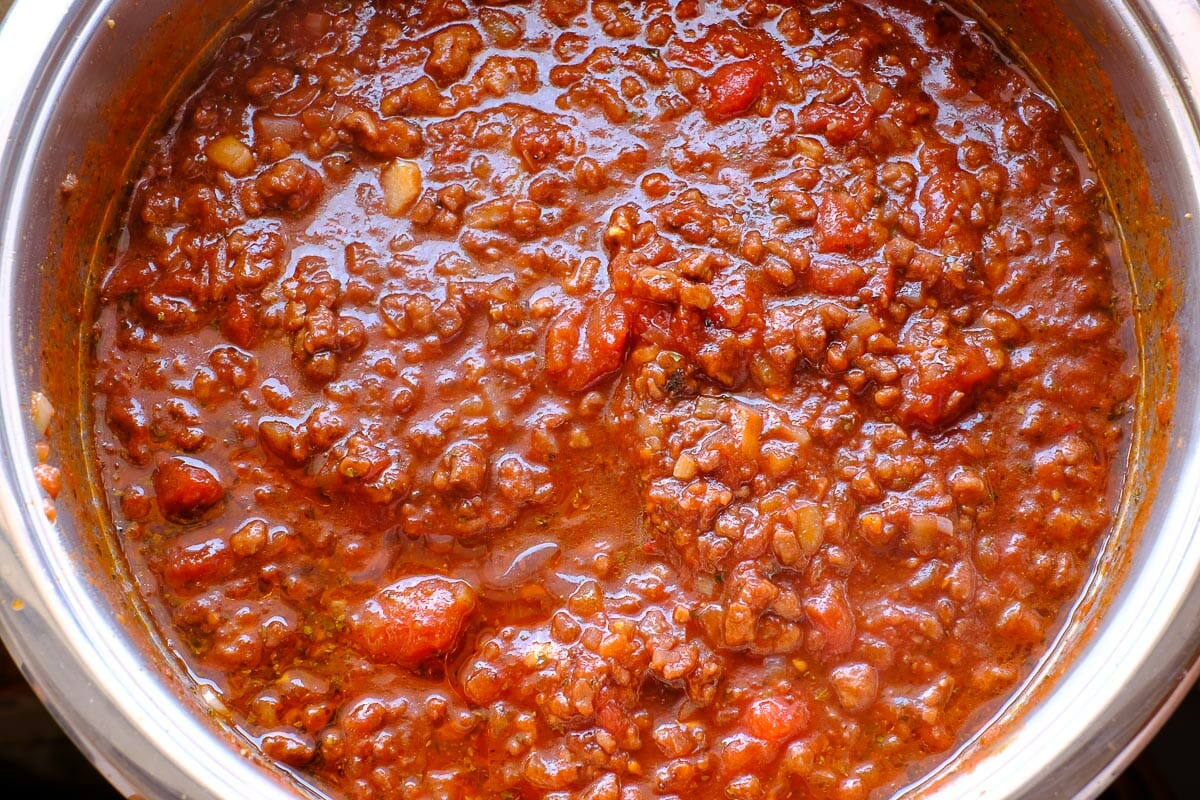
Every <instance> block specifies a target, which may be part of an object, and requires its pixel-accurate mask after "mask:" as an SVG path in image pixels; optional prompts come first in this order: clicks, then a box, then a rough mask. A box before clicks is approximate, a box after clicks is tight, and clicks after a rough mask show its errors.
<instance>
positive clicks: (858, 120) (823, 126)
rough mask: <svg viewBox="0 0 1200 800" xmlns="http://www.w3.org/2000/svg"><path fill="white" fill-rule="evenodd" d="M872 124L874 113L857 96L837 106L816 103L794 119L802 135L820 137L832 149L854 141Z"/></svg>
mask: <svg viewBox="0 0 1200 800" xmlns="http://www.w3.org/2000/svg"><path fill="white" fill-rule="evenodd" d="M874 120H875V109H873V108H872V107H871V106H870V104H868V103H866V102H864V101H863V99H862V98H861V97H860V96H859V95H858V94H857V93H855V94H852V95H851V96H850V97H849V98H847V99H846V100H844V101H843V102H841V103H839V104H837V105H834V104H832V103H825V102H822V101H820V100H818V101H817V102H814V103H810V104H809V105H808V106H806V107H805V108H804V109H803V110H802V111H800V113H799V114H797V115H796V124H797V125H798V126H799V127H800V130H801V131H803V132H804V133H809V134H812V133H819V134H823V135H824V136H825V140H826V141H827V142H829V143H830V144H832V145H835V146H836V145H842V144H847V143H849V142H852V141H854V140H855V139H857V138H858V137H859V136H861V135H862V133H863V132H864V131H866V129H867V128H868V127H870V125H871V123H872V122H874Z"/></svg>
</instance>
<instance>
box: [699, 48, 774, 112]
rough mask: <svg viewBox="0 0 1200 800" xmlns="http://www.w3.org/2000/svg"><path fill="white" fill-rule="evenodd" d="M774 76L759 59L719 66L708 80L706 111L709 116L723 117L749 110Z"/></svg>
mask: <svg viewBox="0 0 1200 800" xmlns="http://www.w3.org/2000/svg"><path fill="white" fill-rule="evenodd" d="M770 77H771V72H770V70H769V69H768V68H767V67H765V66H763V65H762V64H760V63H758V62H757V61H735V62H734V63H732V64H726V65H724V66H722V67H720V68H718V69H717V70H716V71H715V72H713V74H712V75H710V76H709V78H708V81H707V83H706V85H707V87H708V101H707V102H706V103H705V105H704V112H705V114H706V115H707V116H708V118H709V119H712V120H721V119H728V118H730V117H736V116H738V115H739V114H743V113H745V112H746V111H747V110H748V109H749V108H750V106H752V105H754V103H755V101H756V100H758V97H759V95H760V94H762V90H763V86H765V85H766V83H767V79H768V78H770Z"/></svg>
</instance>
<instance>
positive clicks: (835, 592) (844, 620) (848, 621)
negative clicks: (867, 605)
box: [804, 584, 854, 655]
mask: <svg viewBox="0 0 1200 800" xmlns="http://www.w3.org/2000/svg"><path fill="white" fill-rule="evenodd" d="M804 616H805V617H806V618H807V619H808V623H809V624H810V625H812V627H813V630H815V631H816V632H817V633H819V634H821V637H822V639H823V640H824V641H823V645H822V648H821V649H822V650H824V651H825V652H826V653H829V654H831V655H839V654H841V653H845V652H847V651H848V650H849V649H850V648H851V647H852V646H853V645H854V612H852V611H851V610H850V603H849V601H848V600H847V599H846V589H845V587H843V586H840V585H837V584H827V585H826V586H825V588H824V589H822V590H821V593H820V594H817V595H813V596H811V597H809V598H808V599H806V600H805V601H804Z"/></svg>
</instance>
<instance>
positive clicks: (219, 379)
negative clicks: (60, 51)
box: [92, 0, 1133, 800]
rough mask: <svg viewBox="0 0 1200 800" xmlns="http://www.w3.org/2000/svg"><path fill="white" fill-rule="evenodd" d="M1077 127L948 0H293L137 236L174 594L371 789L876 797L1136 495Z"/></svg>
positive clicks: (136, 540) (230, 682)
mask: <svg viewBox="0 0 1200 800" xmlns="http://www.w3.org/2000/svg"><path fill="white" fill-rule="evenodd" d="M1073 153H1074V150H1073V148H1072V147H1071V145H1070V143H1069V139H1068V131H1067V129H1066V126H1065V123H1064V121H1063V119H1062V117H1061V115H1060V114H1059V112H1058V111H1057V110H1056V109H1055V107H1054V106H1053V104H1052V103H1051V102H1050V101H1049V100H1048V99H1047V98H1046V97H1045V96H1044V95H1042V94H1041V93H1040V92H1039V91H1038V90H1037V88H1036V87H1034V86H1032V85H1031V84H1030V82H1029V81H1028V80H1027V79H1026V78H1025V77H1024V76H1023V75H1022V74H1021V73H1019V72H1018V71H1016V70H1014V69H1013V68H1012V67H1011V66H1009V65H1008V64H1007V63H1006V62H1005V61H1004V60H1002V58H1001V57H1000V56H999V55H998V54H997V52H996V51H995V48H994V46H993V45H992V44H991V43H990V42H989V41H988V40H987V39H986V38H985V37H983V36H982V35H981V34H980V32H979V30H978V28H977V27H976V26H975V25H974V24H972V23H970V22H966V21H964V20H963V19H962V18H961V17H960V16H958V15H956V14H954V13H952V12H950V11H949V10H947V9H946V8H945V7H943V6H940V5H938V4H931V3H926V2H922V0H864V1H863V2H851V1H850V0H831V1H830V2H812V3H798V4H784V5H776V4H772V3H763V2H761V0H750V2H747V3H741V2H737V0H730V1H729V2H724V3H718V2H697V1H696V0H683V2H678V3H666V2H658V1H656V0H647V2H641V3H627V2H607V1H605V0H592V1H591V2H589V1H588V0H530V2H516V3H487V4H478V3H475V2H462V1H461V0H411V1H408V0H397V1H396V2H383V0H378V1H377V2H364V0H295V1H294V2H278V3H274V4H272V5H270V6H269V7H268V8H267V9H266V10H265V11H263V12H262V13H261V14H260V15H259V16H258V17H256V18H255V19H254V20H253V21H252V22H251V23H250V24H249V25H248V26H247V27H246V28H245V29H244V30H243V31H242V32H241V33H239V34H238V35H236V36H234V37H233V38H231V39H230V40H229V41H228V42H226V43H225V45H224V46H223V47H222V48H221V50H220V51H219V53H218V54H217V56H216V58H215V60H214V61H213V62H212V64H211V66H210V68H209V69H208V71H207V72H206V74H205V75H204V76H203V79H202V81H201V82H200V83H199V84H198V86H197V88H196V90H195V92H194V94H193V95H192V96H191V97H190V98H189V99H188V100H187V101H186V103H184V105H183V106H182V107H181V108H180V109H179V111H178V113H177V114H176V115H175V117H174V119H173V122H172V124H171V126H170V127H169V129H168V130H167V131H166V132H165V133H164V134H163V135H162V136H160V137H159V138H158V139H157V140H156V141H155V142H154V144H153V146H152V148H151V151H150V152H149V154H148V155H147V157H146V160H145V162H144V165H143V167H142V168H141V169H140V171H139V173H138V178H137V181H136V185H135V188H134V191H133V196H132V200H131V203H130V209H129V212H128V215H127V217H126V218H125V220H124V223H123V230H122V232H121V236H120V237H119V245H118V247H117V248H116V251H115V252H114V253H113V255H112V257H111V260H110V262H109V264H108V267H107V268H106V269H105V270H104V272H103V273H102V274H100V275H99V276H98V277H97V284H98V289H97V291H98V295H99V304H98V311H97V318H96V320H95V327H94V333H95V336H94V351H93V352H94V356H93V363H92V369H93V375H94V408H95V439H96V451H97V456H98V459H99V463H100V469H101V474H102V477H103V480H104V482H105V486H106V490H107V492H108V497H109V500H110V505H111V510H112V515H113V518H114V522H115V524H116V527H117V530H118V532H119V536H120V537H121V539H122V544H123V547H124V550H125V553H126V554H127V557H128V559H129V561H130V563H131V565H132V568H133V570H134V574H135V576H136V577H137V580H138V583H139V587H140V590H141V592H142V593H143V594H144V596H145V598H146V599H147V600H148V601H149V603H150V606H151V608H152V609H153V612H154V614H155V616H156V619H157V622H158V624H159V626H160V627H161V629H162V631H163V633H164V634H165V636H166V637H167V640H168V641H169V642H170V643H171V645H172V646H173V647H174V649H175V650H176V651H177V652H178V654H179V657H180V658H181V659H182V661H183V662H184V663H185V664H186V665H187V667H188V668H189V669H190V670H191V671H192V672H193V673H194V674H195V675H196V676H198V678H199V679H201V680H203V681H205V682H207V683H209V684H210V685H211V686H212V687H213V688H214V689H215V690H216V692H217V693H218V694H219V696H220V698H221V700H222V702H223V703H224V705H225V707H226V708H227V709H228V710H229V713H230V715H231V718H232V720H233V721H234V722H235V723H236V724H237V725H238V726H240V727H241V728H242V729H244V730H245V731H246V732H247V733H248V734H249V736H250V737H251V738H252V740H253V741H254V742H256V743H257V745H258V746H259V747H260V748H261V749H262V751H263V752H264V753H265V754H266V755H267V756H269V757H270V758H272V759H276V760H278V761H280V762H282V763H284V764H286V765H289V766H291V767H294V768H297V769H299V770H300V771H301V772H302V773H305V774H307V775H308V776H310V777H311V778H315V779H317V780H318V781H319V782H320V783H322V784H323V785H324V786H326V787H327V788H328V790H329V791H330V792H332V793H333V794H335V795H338V796H344V797H348V798H355V799H359V798H362V799H365V798H388V799H390V798H406V799H407V798H530V799H532V798H552V799H553V800H649V799H650V798H687V800H707V799H708V798H735V799H737V800H752V799H755V798H776V799H779V800H781V799H782V798H811V799H812V800H817V799H818V798H821V799H823V798H838V799H839V800H854V799H855V798H865V797H868V796H870V795H871V794H873V793H879V792H887V791H889V790H890V789H892V788H894V787H896V786H897V785H899V784H901V783H903V782H905V781H907V780H911V779H912V778H913V777H915V776H917V775H919V774H920V773H921V772H922V771H924V770H926V769H928V768H930V767H931V765H932V764H933V763H935V761H936V758H935V759H934V760H933V761H931V757H936V756H938V755H944V754H946V753H948V751H949V750H950V749H951V748H952V747H953V746H954V745H955V744H956V743H958V742H961V741H963V739H964V737H966V736H968V735H969V734H970V733H971V732H972V731H973V730H974V729H975V727H976V726H977V725H978V724H979V722H980V721H981V719H982V717H983V715H985V714H986V712H987V711H988V709H989V708H991V707H992V706H991V705H989V703H991V701H994V700H996V699H998V698H1002V697H1004V696H1005V695H1006V694H1007V693H1008V692H1009V691H1011V690H1012V689H1013V687H1014V686H1015V684H1016V683H1017V681H1018V680H1019V679H1020V678H1021V677H1022V676H1023V675H1025V674H1026V673H1027V672H1028V670H1029V668H1030V667H1031V665H1032V664H1033V663H1034V662H1035V661H1036V659H1037V657H1038V656H1039V655H1040V654H1041V653H1042V652H1043V651H1044V648H1045V645H1046V641H1047V638H1048V636H1049V634H1051V633H1052V632H1053V630H1054V629H1055V626H1056V623H1057V622H1058V621H1059V619H1060V617H1061V612H1062V610H1063V608H1064V606H1065V605H1066V604H1067V603H1068V602H1069V601H1070V600H1071V598H1073V597H1074V596H1075V595H1076V593H1077V592H1078V590H1079V587H1080V585H1081V583H1082V581H1083V579H1084V578H1085V577H1086V576H1087V574H1088V573H1089V570H1090V568H1091V564H1092V560H1093V558H1094V555H1095V551H1096V547H1097V543H1098V542H1099V540H1100V538H1101V537H1102V535H1103V534H1104V532H1105V531H1106V530H1107V527H1108V526H1109V524H1110V521H1111V513H1112V509H1113V495H1114V494H1115V491H1114V486H1112V485H1110V475H1112V474H1113V472H1114V464H1119V461H1120V458H1121V452H1120V450H1121V443H1122V441H1123V439H1122V437H1123V430H1124V428H1125V426H1126V423H1125V420H1126V419H1127V418H1128V412H1129V408H1130V403H1131V402H1132V388H1133V380H1132V375H1133V363H1132V362H1133V360H1132V358H1131V356H1130V355H1129V350H1130V348H1129V347H1128V345H1126V344H1124V343H1123V339H1122V338H1121V328H1122V325H1123V324H1124V320H1125V318H1126V317H1127V315H1128V311H1127V309H1126V304H1125V302H1124V300H1122V298H1121V295H1120V293H1119V292H1118V291H1117V290H1116V289H1115V288H1114V282H1113V274H1114V273H1113V266H1114V265H1113V264H1112V263H1110V259H1109V257H1108V255H1106V250H1105V237H1104V233H1103V229H1102V224H1101V216H1100V211H1099V209H1100V207H1101V192H1100V190H1099V188H1098V186H1097V185H1096V183H1095V181H1094V180H1093V179H1092V178H1091V177H1090V173H1088V172H1087V171H1086V167H1084V166H1082V165H1081V164H1080V163H1079V162H1078V161H1077V159H1076V157H1075V156H1074V155H1073Z"/></svg>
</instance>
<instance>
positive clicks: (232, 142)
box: [204, 136, 254, 178]
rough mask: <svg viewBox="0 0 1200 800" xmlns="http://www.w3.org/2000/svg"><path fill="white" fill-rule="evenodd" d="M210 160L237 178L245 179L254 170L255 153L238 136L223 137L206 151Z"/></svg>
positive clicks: (215, 140) (210, 143) (211, 143)
mask: <svg viewBox="0 0 1200 800" xmlns="http://www.w3.org/2000/svg"><path fill="white" fill-rule="evenodd" d="M204 152H205V154H206V155H207V156H208V160H209V161H211V162H212V163H214V164H216V165H217V166H218V167H220V168H221V169H223V170H225V171H226V172H228V173H229V174H230V175H232V176H233V177H235V178H244V177H246V176H247V175H249V174H250V173H251V172H252V171H253V170H254V153H252V152H250V148H249V147H247V146H246V145H245V144H244V143H243V142H242V140H241V139H239V138H237V137H236V136H222V137H220V138H219V139H214V140H213V141H211V142H209V143H208V147H206V148H205V149H204Z"/></svg>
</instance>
